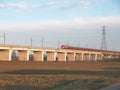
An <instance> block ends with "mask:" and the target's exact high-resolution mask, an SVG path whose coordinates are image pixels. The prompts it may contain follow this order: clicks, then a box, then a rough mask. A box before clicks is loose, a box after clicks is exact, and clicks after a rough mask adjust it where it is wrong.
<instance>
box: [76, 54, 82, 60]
mask: <svg viewBox="0 0 120 90" xmlns="http://www.w3.org/2000/svg"><path fill="white" fill-rule="evenodd" d="M75 61H83V54H82V53H76V57H75Z"/></svg>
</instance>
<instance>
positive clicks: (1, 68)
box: [0, 62, 120, 90]
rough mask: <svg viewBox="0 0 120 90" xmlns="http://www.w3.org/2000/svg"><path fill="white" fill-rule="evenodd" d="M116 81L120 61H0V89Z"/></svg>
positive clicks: (45, 89)
mask: <svg viewBox="0 0 120 90" xmlns="http://www.w3.org/2000/svg"><path fill="white" fill-rule="evenodd" d="M119 81H120V62H66V63H65V62H0V90H98V89H100V88H103V87H106V86H109V85H111V84H114V83H118V82H119Z"/></svg>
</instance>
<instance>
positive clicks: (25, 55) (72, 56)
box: [0, 45, 120, 62]
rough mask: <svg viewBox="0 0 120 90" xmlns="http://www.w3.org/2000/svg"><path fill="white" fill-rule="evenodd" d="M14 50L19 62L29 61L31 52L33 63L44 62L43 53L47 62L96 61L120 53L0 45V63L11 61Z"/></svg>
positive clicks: (114, 56) (115, 57) (115, 56)
mask: <svg viewBox="0 0 120 90" xmlns="http://www.w3.org/2000/svg"><path fill="white" fill-rule="evenodd" d="M14 50H17V51H18V60H19V61H29V54H30V52H31V51H32V52H33V55H34V61H44V52H46V56H47V61H65V62H66V61H98V60H103V59H118V58H120V52H107V51H106V52H99V51H89V50H88V51H87V50H72V49H60V48H41V47H34V46H32V47H31V46H17V45H0V61H12V57H11V56H12V52H13V51H14ZM56 57H57V58H56Z"/></svg>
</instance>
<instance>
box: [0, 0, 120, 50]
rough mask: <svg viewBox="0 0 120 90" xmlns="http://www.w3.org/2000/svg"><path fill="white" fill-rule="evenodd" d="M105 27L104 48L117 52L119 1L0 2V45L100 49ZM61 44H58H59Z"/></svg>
mask: <svg viewBox="0 0 120 90" xmlns="http://www.w3.org/2000/svg"><path fill="white" fill-rule="evenodd" d="M103 25H106V30H107V31H106V33H107V34H106V38H107V48H108V49H110V50H120V40H119V39H120V35H119V34H120V1H119V0H0V36H1V37H0V43H3V32H5V33H6V43H8V44H22V45H30V38H31V37H32V38H33V45H37V46H41V38H42V37H43V39H44V46H45V47H58V46H59V45H62V44H69V45H72V46H80V47H89V48H100V46H101V38H102V36H101V30H102V26H103ZM59 43H60V44H59Z"/></svg>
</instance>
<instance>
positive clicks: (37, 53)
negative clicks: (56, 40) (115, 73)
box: [34, 51, 44, 61]
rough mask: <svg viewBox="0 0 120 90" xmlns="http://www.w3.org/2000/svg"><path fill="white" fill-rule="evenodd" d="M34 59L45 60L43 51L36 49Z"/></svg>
mask: <svg viewBox="0 0 120 90" xmlns="http://www.w3.org/2000/svg"><path fill="white" fill-rule="evenodd" d="M34 61H44V54H43V52H42V51H34Z"/></svg>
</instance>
